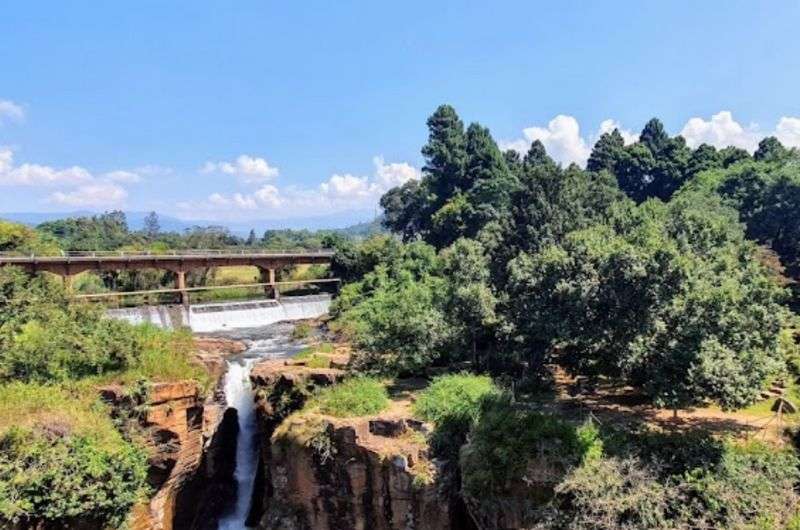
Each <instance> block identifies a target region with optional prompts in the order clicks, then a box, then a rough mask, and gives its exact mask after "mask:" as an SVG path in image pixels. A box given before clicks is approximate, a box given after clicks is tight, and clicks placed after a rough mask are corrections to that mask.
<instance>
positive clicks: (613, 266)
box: [509, 196, 782, 409]
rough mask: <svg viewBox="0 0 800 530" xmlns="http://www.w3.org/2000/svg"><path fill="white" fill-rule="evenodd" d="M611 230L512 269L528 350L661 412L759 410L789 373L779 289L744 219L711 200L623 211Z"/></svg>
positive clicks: (515, 310)
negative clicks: (622, 389) (603, 378)
mask: <svg viewBox="0 0 800 530" xmlns="http://www.w3.org/2000/svg"><path fill="white" fill-rule="evenodd" d="M617 208H618V209H617V213H616V216H615V217H614V218H613V219H612V222H611V224H610V226H605V225H597V226H593V227H590V228H587V229H584V230H580V231H577V232H574V233H571V234H569V235H568V236H567V237H566V238H565V239H564V241H563V242H562V243H561V244H559V245H553V246H550V247H547V248H544V249H543V250H542V251H540V252H539V253H537V254H533V255H531V254H527V255H521V256H520V257H519V258H517V259H516V260H514V261H513V262H512V264H511V280H510V286H509V295H510V296H511V298H512V299H513V300H515V304H514V305H513V306H512V308H511V311H512V314H511V319H512V321H513V322H514V324H515V326H516V328H517V337H518V340H519V341H520V344H521V345H522V351H524V352H528V354H529V355H530V356H531V358H532V361H531V362H532V363H541V362H543V361H544V360H545V359H546V356H547V355H548V354H549V353H552V352H553V351H554V350H553V348H557V350H558V351H559V352H560V353H559V361H560V362H563V363H564V364H566V365H568V366H570V367H571V368H572V369H573V370H575V371H576V372H579V373H585V374H589V375H600V374H603V375H611V376H615V377H624V378H626V379H627V380H628V381H629V382H631V383H632V384H635V385H637V386H639V387H640V388H642V389H643V390H644V391H645V392H646V393H647V394H648V395H650V397H651V398H652V399H653V401H654V402H655V403H656V404H658V405H661V406H668V407H670V408H675V409H677V408H680V407H684V406H688V405H693V404H697V403H702V402H704V401H705V400H713V401H716V402H718V403H719V404H720V405H722V406H723V407H726V408H737V407H741V406H744V405H747V404H749V403H752V402H753V401H754V400H755V399H756V398H757V397H758V393H759V391H760V389H761V388H762V385H763V383H764V381H765V380H766V378H767V377H768V376H769V375H770V374H772V373H774V372H775V370H777V369H778V367H779V360H778V355H777V353H776V352H777V340H778V335H779V332H780V329H781V326H782V319H781V316H780V315H781V311H780V308H779V305H778V301H779V297H780V291H779V289H778V288H777V287H775V285H774V284H773V283H772V282H771V281H770V280H769V279H768V277H767V275H766V273H765V271H764V270H763V269H762V268H761V266H760V265H759V264H758V263H757V261H756V260H755V259H754V256H753V253H754V250H753V248H752V247H751V246H750V245H748V244H747V243H746V242H745V240H744V237H743V234H742V232H741V229H740V228H739V227H738V226H737V223H736V218H735V213H734V212H732V211H731V210H729V209H726V208H724V207H722V206H720V205H719V204H716V205H715V204H714V202H713V201H708V200H707V197H698V196H692V197H689V196H687V197H684V198H682V199H681V200H679V201H676V202H674V203H673V204H670V206H668V207H667V206H665V205H663V204H660V203H654V202H647V203H645V204H643V205H641V206H639V207H635V208H633V207H631V206H625V205H623V204H620V205H619V206H618V207H617Z"/></svg>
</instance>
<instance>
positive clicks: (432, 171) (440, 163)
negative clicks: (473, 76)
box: [422, 105, 467, 211]
mask: <svg viewBox="0 0 800 530" xmlns="http://www.w3.org/2000/svg"><path fill="white" fill-rule="evenodd" d="M427 123H428V143H427V144H425V146H423V147H422V156H424V157H425V166H424V167H423V168H422V170H423V172H424V173H425V175H426V177H427V179H426V184H427V185H428V188H429V190H430V192H431V193H432V194H433V195H434V197H433V204H432V206H433V211H436V210H438V209H439V208H440V207H441V206H442V205H443V204H444V203H445V202H446V201H447V199H448V198H450V197H451V196H452V195H453V194H454V193H456V191H457V190H464V189H465V185H464V184H465V183H464V181H463V176H464V169H465V166H466V164H467V151H466V142H467V140H466V136H465V134H464V124H463V123H462V121H461V119H460V118H459V117H458V114H456V111H455V109H454V108H453V107H451V106H450V105H441V106H439V108H437V109H436V111H435V112H434V113H433V115H432V116H431V117H430V118H428V122H427Z"/></svg>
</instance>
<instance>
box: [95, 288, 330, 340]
mask: <svg viewBox="0 0 800 530" xmlns="http://www.w3.org/2000/svg"><path fill="white" fill-rule="evenodd" d="M330 303H331V297H330V295H326V294H322V295H309V296H292V297H289V296H287V297H284V298H282V299H281V300H280V301H277V300H248V301H243V302H222V303H205V304H193V305H191V306H189V307H185V306H182V305H171V306H140V307H131V308H124V309H108V310H107V311H106V314H107V315H108V316H109V317H111V318H117V319H120V320H126V321H128V322H130V323H131V324H142V323H144V322H149V323H150V324H153V325H155V326H158V327H160V328H168V329H175V328H178V327H180V326H188V327H189V328H191V330H192V331H194V332H196V333H213V332H218V331H225V330H231V329H243V328H256V327H261V326H267V325H269V324H274V323H276V322H282V321H285V320H299V319H303V318H315V317H318V316H321V315H324V314H325V313H327V312H328V308H329V306H330Z"/></svg>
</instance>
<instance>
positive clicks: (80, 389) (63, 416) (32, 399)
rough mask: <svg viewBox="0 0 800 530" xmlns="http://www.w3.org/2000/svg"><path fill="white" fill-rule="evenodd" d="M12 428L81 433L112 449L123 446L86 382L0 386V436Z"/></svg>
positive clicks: (103, 406)
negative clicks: (82, 383)
mask: <svg viewBox="0 0 800 530" xmlns="http://www.w3.org/2000/svg"><path fill="white" fill-rule="evenodd" d="M12 429H25V430H37V429H38V430H42V429H44V430H48V429H49V430H53V431H57V432H65V433H69V434H71V435H74V436H83V437H86V438H90V439H92V440H94V441H95V442H96V443H97V444H98V445H99V446H101V447H103V448H105V449H106V450H108V451H112V452H113V451H115V450H118V449H120V448H122V447H124V446H125V444H124V440H123V439H122V436H121V435H120V433H119V432H118V431H117V429H116V428H115V427H114V423H113V422H112V420H111V417H110V415H109V411H108V408H107V407H106V406H105V405H103V404H102V403H100V400H99V396H98V394H97V391H96V389H95V388H94V387H93V386H89V385H80V384H75V383H64V384H50V385H47V384H40V383H20V382H13V383H7V384H4V385H0V437H1V436H4V435H5V434H7V433H8V432H9V431H10V430H12Z"/></svg>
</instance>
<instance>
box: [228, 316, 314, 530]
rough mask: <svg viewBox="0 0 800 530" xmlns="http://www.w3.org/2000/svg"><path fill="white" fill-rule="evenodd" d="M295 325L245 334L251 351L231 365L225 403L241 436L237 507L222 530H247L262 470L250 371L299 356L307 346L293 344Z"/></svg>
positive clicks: (238, 459) (236, 473) (238, 443)
mask: <svg viewBox="0 0 800 530" xmlns="http://www.w3.org/2000/svg"><path fill="white" fill-rule="evenodd" d="M292 328H293V326H292V325H291V324H287V323H283V324H275V325H272V326H268V327H266V328H262V329H260V330H250V331H249V332H247V333H244V334H243V338H245V339H246V341H247V345H248V348H247V351H245V352H244V354H243V355H242V356H241V357H240V358H237V359H231V360H229V361H228V372H227V374H226V376H225V386H224V391H225V400H226V401H227V403H228V406H229V407H232V408H235V409H236V411H237V415H238V420H239V436H238V438H237V444H236V470H235V471H234V479H235V481H236V503H235V504H234V506H233V507H232V508H231V510H230V511H229V512H227V513H226V514H224V515H223V516H222V517H221V518H220V521H219V530H244V529H245V528H247V527H246V526H245V520H246V519H247V515H248V512H249V511H250V502H251V499H252V495H253V484H254V482H255V477H256V471H257V466H258V461H259V459H258V449H259V444H258V424H257V423H256V414H255V410H254V406H253V403H254V395H253V388H252V386H251V383H250V371H251V370H252V368H253V365H254V364H255V363H257V362H258V361H260V360H262V359H274V358H276V357H284V356H287V355H291V354H294V353H297V352H298V351H299V350H300V349H302V347H303V345H302V344H299V343H296V342H293V341H292V340H291V334H292Z"/></svg>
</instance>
